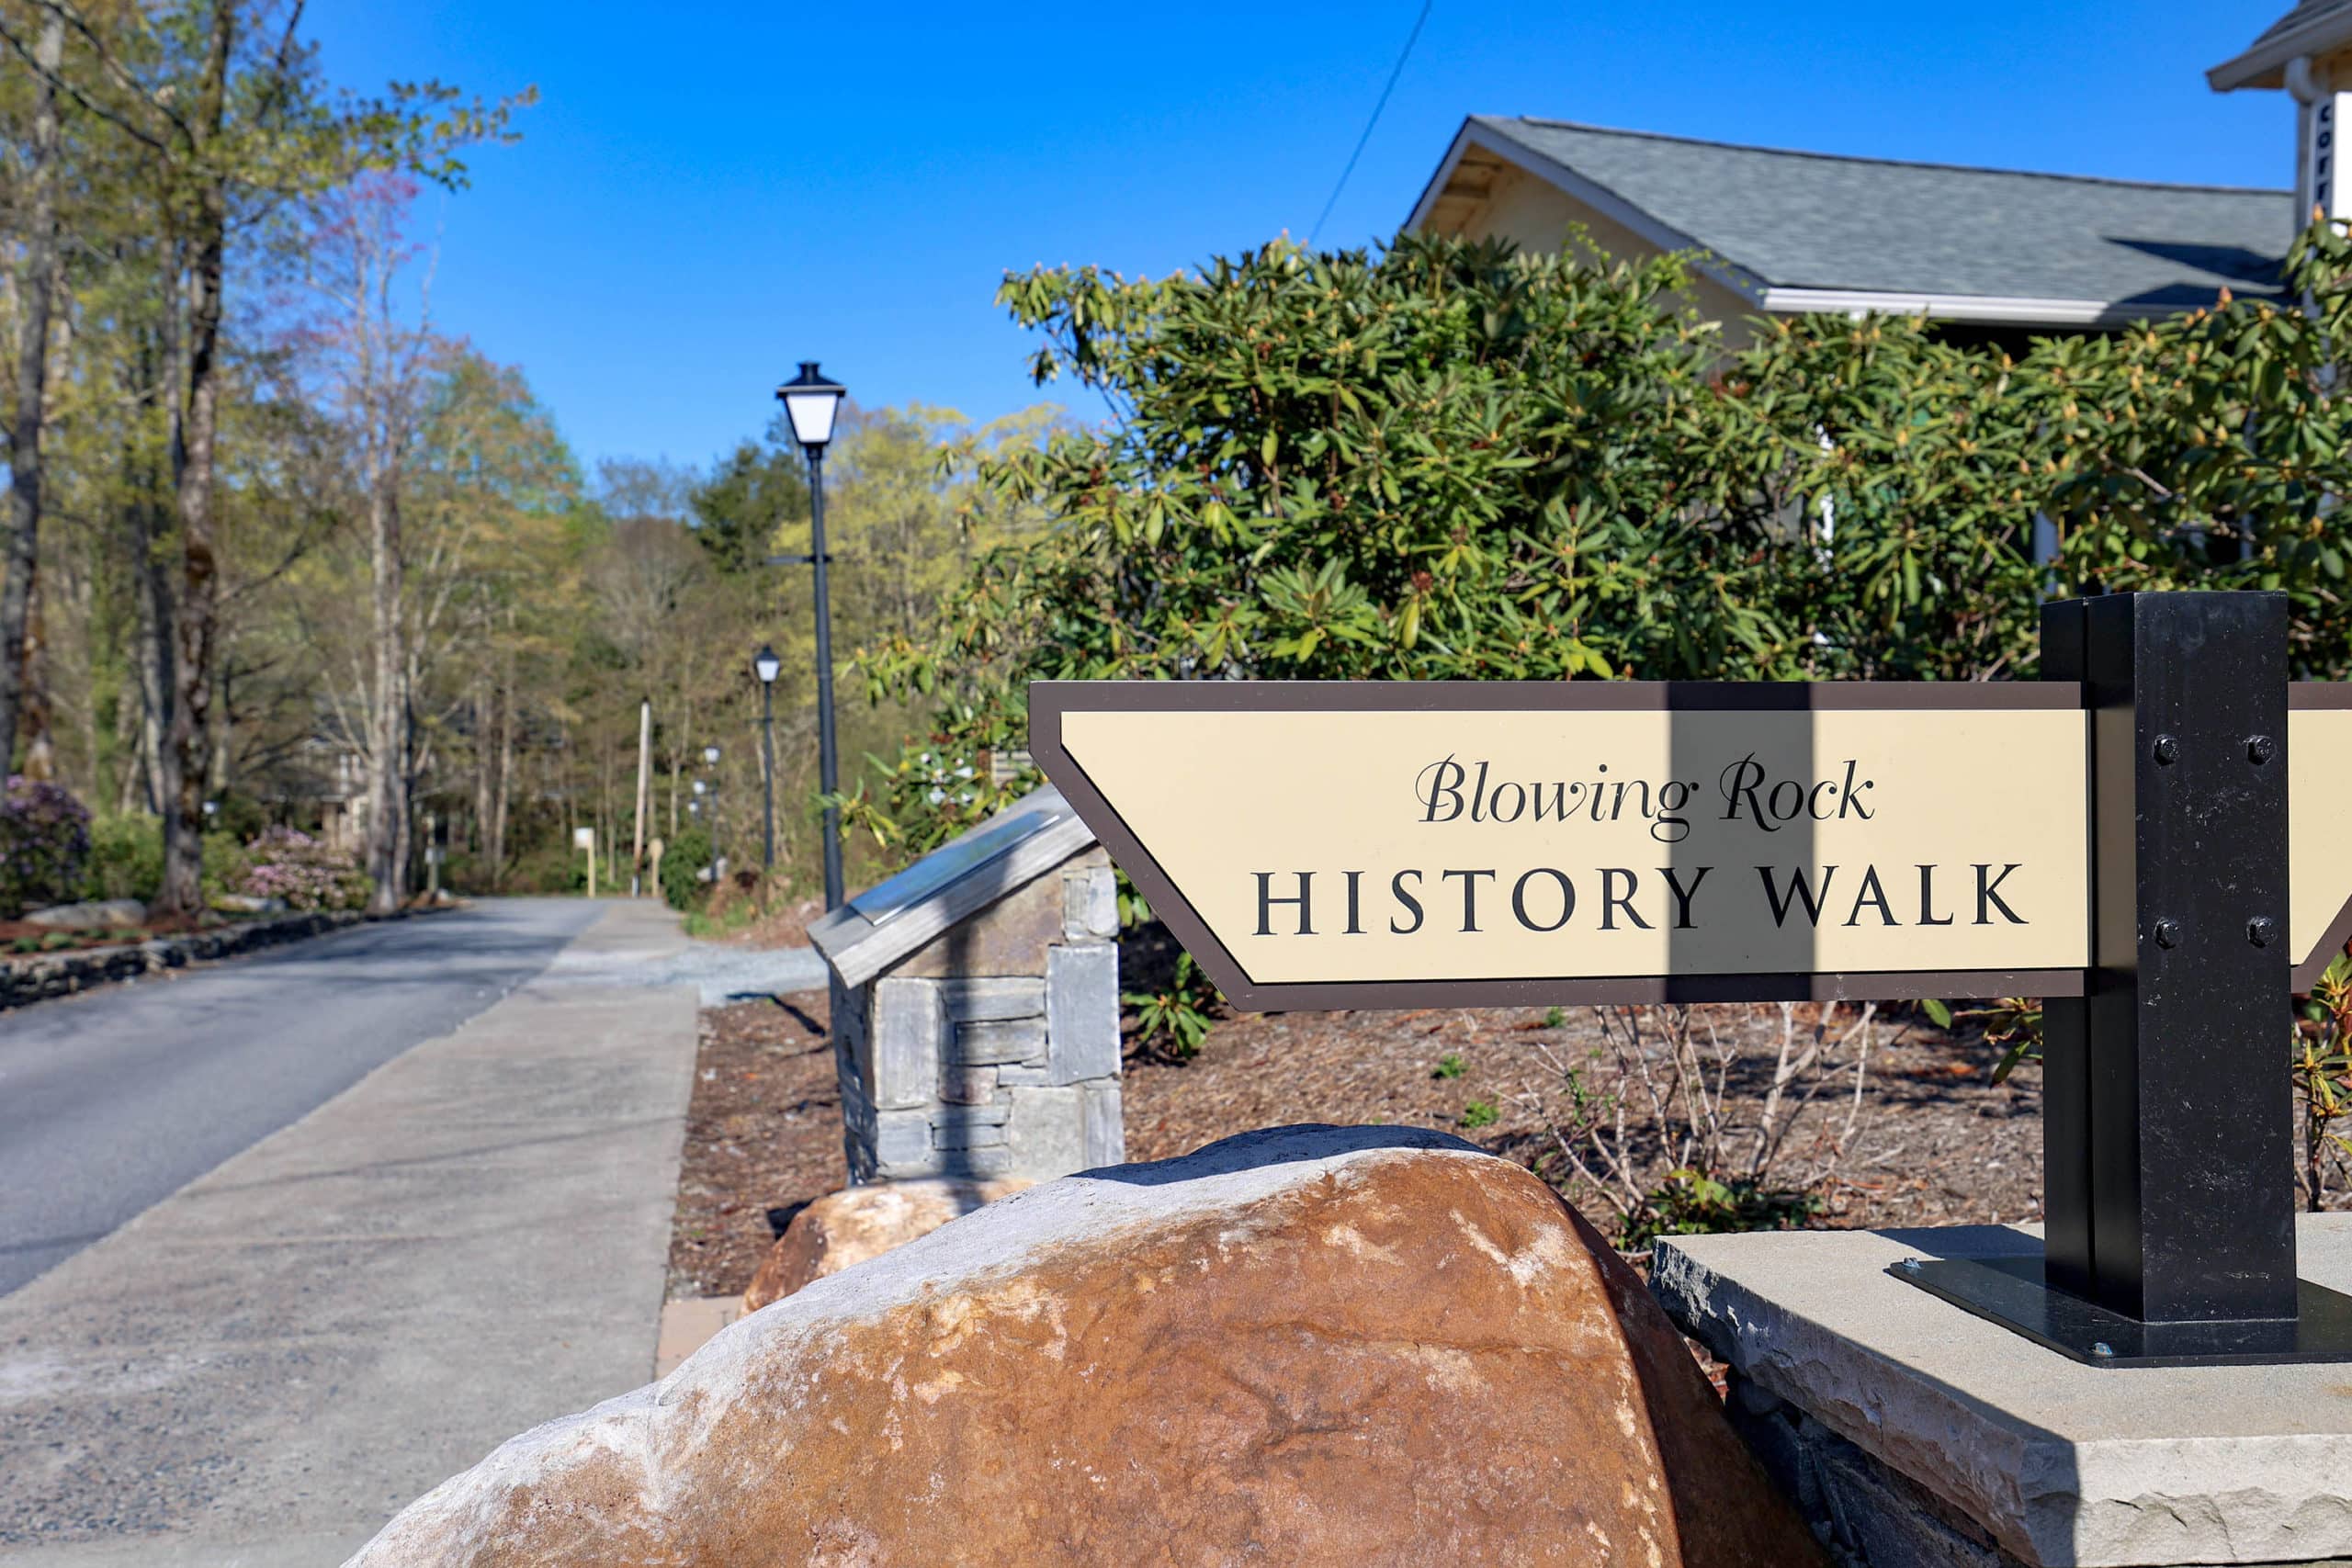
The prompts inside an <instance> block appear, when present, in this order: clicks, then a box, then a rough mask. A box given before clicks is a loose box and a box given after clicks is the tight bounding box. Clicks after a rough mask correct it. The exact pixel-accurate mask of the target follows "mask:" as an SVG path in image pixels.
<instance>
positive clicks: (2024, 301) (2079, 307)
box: [1764, 288, 2171, 327]
mask: <svg viewBox="0 0 2352 1568" xmlns="http://www.w3.org/2000/svg"><path fill="white" fill-rule="evenodd" d="M1764 308H1765V309H1766V310H1771V311H1774V312H1776V313H1778V314H1781V315H1790V316H1793V315H1803V314H1809V313H1812V312H1815V311H1821V312H1828V313H1833V314H1838V315H1848V316H1862V315H1880V316H1931V317H1933V318H1935V319H1936V320H1937V321H1988V322H1994V323H1996V324H2002V325H2008V326H2020V327H2034V326H2041V327H2090V326H2121V325H2124V324H2125V323H2127V322H2130V321H2145V320H2148V319H2149V318H2150V317H2152V316H2161V315H2167V314H2170V313H2171V312H2169V311H2164V310H2149V309H2147V308H2146V307H2144V306H2139V307H2135V306H2131V305H2129V304H2124V305H2118V304H2113V303H2110V302H2109V301H2108V300H2105V299H2036V298H2032V297H2030V296H2014V295H2001V294H1911V293H1903V292H1894V291H1890V290H1884V289H1875V288H1768V289H1766V290H1765V291H1764Z"/></svg>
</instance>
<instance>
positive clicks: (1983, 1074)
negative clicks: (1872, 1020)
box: [670, 991, 2041, 1297]
mask: <svg viewBox="0 0 2352 1568" xmlns="http://www.w3.org/2000/svg"><path fill="white" fill-rule="evenodd" d="M825 1013H826V998H825V995H824V993H823V992H821V991H820V992H811V993H803V994H798V995H795V996H790V997H786V998H780V999H777V1000H773V1001H763V1002H746V1003H741V1004H739V1005H736V1006H733V1007H725V1008H714V1009H709V1010H706V1011H705V1012H704V1013H703V1023H702V1046H701V1054H700V1060H699V1063H698V1066H697V1071H696V1075H695V1089H694V1100H693V1104H692V1107H691V1108H690V1110H689V1111H688V1118H687V1135H686V1145H685V1158H684V1168H683V1170H682V1173H681V1179H680V1183H679V1193H678V1210H677V1217H676V1222H675V1224H674V1225H673V1233H672V1241H671V1251H670V1293H671V1295H672V1296H673V1297H681V1296H695V1295H729V1294H733V1293H735V1292H739V1291H741V1289H742V1288H743V1287H744V1285H745V1284H747V1283H748V1282H749V1281H750V1280H751V1276H752V1270H753V1269H756V1268H757V1267H758V1265H759V1261H760V1259H761V1258H763V1256H764V1255H765V1254H766V1251H767V1249H768V1247H769V1246H770V1244H771V1243H772V1242H773V1241H774V1239H775V1236H776V1235H779V1234H780V1233H781V1232H782V1230H783V1228H784V1225H785V1224H786V1223H787V1222H788V1221H789V1220H790V1219H791V1217H792V1215H793V1214H794V1213H797V1212H798V1210H799V1208H800V1206H801V1205H803V1204H805V1203H807V1202H809V1201H810V1200H812V1199H814V1198H818V1197H820V1196H822V1195H823V1194H824V1193H826V1192H829V1191H831V1190H835V1189H837V1188H839V1187H841V1186H842V1184H843V1179H844V1174H845V1172H844V1168H843V1163H842V1147H841V1109H840V1104H839V1101H838V1097H837V1095H836V1093H835V1090H834V1081H833V1063H832V1052H831V1043H830V1042H829V1040H828V1039H827V1036H826V1028H827V1024H826V1017H825ZM1856 1016H1857V1015H1856V1010H1854V1009H1852V1008H1850V1007H1849V1008H1846V1009H1842V1010H1837V1011H1834V1012H1833V1013H1832V1014H1831V1015H1830V1017H1829V1018H1828V1019H1827V1020H1826V1027H1827V1029H1828V1031H1829V1032H1830V1033H1831V1035H1832V1036H1837V1035H1838V1034H1840V1033H1841V1032H1843V1031H1845V1030H1846V1029H1848V1028H1849V1027H1850V1026H1851V1024H1852V1023H1853V1022H1854V1021H1855V1018H1856ZM1702 1020H1703V1021H1711V1022H1712V1023H1713V1025H1714V1027H1715V1028H1716V1029H1718V1030H1719V1031H1724V1032H1730V1031H1735V1030H1746V1031H1748V1032H1751V1033H1754V1034H1756V1035H1757V1037H1758V1039H1759V1040H1763V1041H1766V1042H1768V1043H1769V1041H1770V1039H1771V1038H1773V1037H1776V1036H1777V1033H1778V1031H1779V1029H1780V1027H1781V1015H1780V1010H1779V1009H1777V1008H1731V1007H1726V1008H1714V1009H1708V1010H1702ZM1797 1021H1798V1023H1799V1025H1800V1027H1801V1028H1804V1029H1807V1030H1809V1029H1810V1028H1812V1027H1814V1026H1815V1024H1817V1023H1820V1022H1823V1021H1821V1020H1820V1019H1819V1018H1818V1016H1817V1013H1816V1010H1813V1009H1811V1008H1809V1007H1808V1008H1806V1009H1804V1010H1801V1011H1800V1014H1799V1017H1798V1020H1797ZM1130 1025H1132V1019H1130ZM1858 1043H1859V1042H1849V1045H1848V1046H1847V1048H1846V1051H1845V1054H1844V1055H1841V1056H1840V1057H1838V1060H1839V1061H1840V1062H1841V1063H1844V1064H1847V1066H1845V1067H1844V1068H1843V1069H1842V1070H1841V1071H1839V1072H1837V1073H1833V1074H1832V1075H1831V1077H1829V1078H1828V1079H1826V1080H1825V1082H1824V1084H1823V1086H1822V1089H1821V1090H1820V1093H1819V1094H1818V1095H1817V1096H1816V1098H1815V1100H1813V1101H1812V1102H1810V1103H1809V1104H1808V1105H1807V1106H1806V1108H1805V1110H1804V1112H1803V1114H1802V1115H1801V1116H1800V1117H1798V1118H1797V1119H1796V1120H1795V1122H1794V1123H1793V1130H1792V1132H1791V1134H1790V1135H1789V1137H1788V1139H1787V1141H1786V1143H1785V1145H1783V1150H1782V1153H1781V1156H1780V1160H1779V1163H1778V1164H1777V1166H1776V1171H1778V1172H1780V1173H1782V1175H1783V1177H1784V1179H1785V1178H1789V1177H1793V1178H1799V1179H1802V1178H1807V1177H1817V1180H1815V1181H1814V1182H1813V1183H1812V1185H1813V1189H1814V1190H1815V1194H1816V1196H1817V1197H1818V1198H1819V1200H1820V1201H1821V1205H1822V1206H1821V1210H1820V1212H1819V1213H1818V1214H1817V1215H1816V1216H1815V1223H1816V1224H1824V1225H1829V1226H1835V1227H1868V1226H1879V1225H1897V1224H1964V1223H1991V1222H2017V1221H2028V1220H2033V1219H2037V1218H2039V1217H2040V1214H2041V1083H2040V1077H2039V1074H2038V1072H2037V1071H2036V1069H2035V1068H2034V1066H2032V1065H2031V1064H2027V1065H2026V1066H2023V1067H2021V1068H2020V1069H2019V1070H2018V1072H2017V1073H2016V1074H2015V1075H2013V1076H2012V1077H2010V1078H2009V1080H2008V1081H2007V1082H2006V1083H2004V1084H2000V1085H1995V1084H1993V1083H1992V1082H1991V1081H1990V1079H1991V1076H1992V1068H1993V1066H1994V1064H1995V1063H1996V1061H1997V1060H1998V1057H1999V1053H1998V1052H1997V1051H1996V1049H1994V1048H1993V1047H1991V1046H1988V1045H1986V1044H1985V1043H1983V1042H1982V1041H1981V1040H1979V1039H1976V1038H1975V1037H1974V1036H1973V1033H1972V1032H1968V1031H1967V1030H1966V1029H1965V1028H1963V1029H1962V1032H1961V1033H1960V1034H1959V1035H1958V1036H1957V1037H1954V1036H1952V1035H1950V1034H1947V1033H1946V1032H1943V1031H1941V1030H1939V1029H1936V1028H1934V1027H1933V1026H1931V1025H1929V1024H1928V1023H1927V1022H1926V1021H1925V1020H1924V1019H1920V1018H1917V1017H1898V1018H1894V1019H1892V1020H1890V1021H1883V1022H1882V1023H1881V1025H1880V1026H1879V1028H1878V1029H1877V1031H1876V1032H1875V1034H1874V1035H1873V1036H1872V1038H1871V1048H1870V1050H1869V1053H1868V1057H1867V1070H1866V1075H1865V1077H1864V1082H1863V1091H1862V1094H1861V1096H1860V1100H1859V1103H1857V1102H1856V1100H1855V1099H1854V1097H1853V1093H1852V1084H1853V1073H1852V1071H1851V1067H1850V1063H1851V1060H1852V1055H1853V1051H1854V1049H1855V1047H1856V1044H1858ZM1602 1044H1603V1040H1602V1034H1601V1027H1600V1020H1599V1015H1597V1014H1596V1013H1594V1012H1593V1011H1591V1010H1569V1011H1567V1012H1566V1013H1564V1014H1562V1015H1561V1016H1560V1018H1559V1020H1558V1021H1557V1022H1556V1023H1555V1022H1549V1021H1547V1016H1546V1014H1545V1013H1544V1011H1543V1010H1489V1011H1469V1010H1451V1009H1449V1010H1434V1011H1423V1012H1405V1013H1374V1012H1338V1013H1289V1014H1277V1015H1272V1016H1261V1017H1243V1018H1233V1019H1228V1020H1226V1021H1221V1022H1219V1023H1218V1024H1217V1026H1216V1030H1215V1031H1214V1032H1212V1033H1211V1034H1210V1036H1209V1038H1208V1042H1207V1043H1206V1045H1205V1046H1204V1048H1203V1050H1202V1052H1201V1054H1200V1055H1198V1056H1196V1057H1194V1058H1193V1059H1192V1060H1191V1061H1189V1062H1182V1063H1179V1062H1171V1061H1168V1060H1164V1059H1161V1058H1159V1057H1158V1056H1156V1055H1152V1054H1150V1053H1146V1052H1139V1051H1137V1050H1136V1049H1135V1047H1134V1043H1133V1041H1132V1039H1131V1040H1130V1051H1129V1056H1128V1061H1127V1077H1126V1088H1125V1112H1126V1124H1127V1155H1128V1157H1129V1158H1130V1159H1136V1160H1147V1159H1160V1158H1165V1157H1168V1156H1173V1155H1179V1154H1182V1153H1185V1152H1187V1151H1189V1150H1191V1149H1194V1148H1197V1147H1199V1146H1200V1145H1203V1144H1207V1143H1213V1142H1215V1141H1216V1139H1218V1138H1221V1137H1225V1136H1227V1135H1228V1134H1233V1133H1238V1132H1243V1131H1246V1130H1248V1129H1250V1128H1252V1127H1261V1126H1268V1125H1274V1124H1279V1123H1283V1122H1400V1123H1411V1124H1414V1125H1417V1126H1428V1127H1442V1128H1444V1129H1446V1130H1448V1131H1451V1132H1454V1133H1457V1134H1460V1135H1462V1136H1464V1137H1465V1138H1468V1139H1470V1140H1471V1141H1473V1142H1475V1143H1476V1144H1479V1145H1482V1146H1484V1147H1486V1148H1488V1149H1491V1150H1493V1151H1495V1152H1496V1153H1498V1154H1501V1155H1504V1156H1509V1157H1511V1158H1514V1159H1518V1160H1521V1162H1523V1163H1526V1164H1530V1165H1538V1166H1539V1168H1543V1169H1544V1171H1545V1173H1546V1175H1547V1176H1550V1177H1551V1178H1552V1179H1555V1182H1556V1183H1559V1184H1562V1185H1563V1186H1564V1188H1566V1190H1569V1194H1570V1197H1571V1199H1572V1201H1576V1202H1577V1205H1578V1207H1579V1208H1581V1209H1583V1210H1584V1212H1585V1213H1587V1214H1588V1215H1589V1217H1590V1218H1591V1219H1592V1220H1593V1221H1594V1223H1595V1224H1599V1225H1600V1227H1601V1229H1602V1230H1603V1232H1604V1233H1605V1234H1613V1232H1614V1230H1615V1229H1616V1224H1617V1216H1616V1215H1615V1214H1614V1213H1612V1212H1611V1209H1610V1207H1609V1205H1608V1204H1607V1203H1606V1202H1603V1201H1599V1200H1598V1199H1597V1198H1596V1197H1595V1196H1594V1195H1593V1194H1592V1193H1590V1192H1589V1190H1588V1191H1579V1190H1576V1188H1575V1187H1574V1184H1573V1182H1572V1181H1571V1180H1570V1179H1568V1178H1567V1177H1566V1175H1564V1172H1565V1171H1566V1165H1565V1162H1564V1161H1562V1160H1561V1159H1560V1157H1559V1154H1558V1146H1557V1144H1556V1142H1555V1136H1554V1130H1555V1126H1557V1125H1558V1124H1559V1121H1560V1119H1561V1118H1562V1117H1563V1116H1565V1115H1566V1111H1567V1107H1568V1091H1567V1089H1566V1085H1565V1083H1564V1081H1563V1079H1562V1077H1561V1074H1560V1071H1559V1067H1560V1066H1563V1065H1566V1066H1577V1067H1578V1068H1579V1070H1580V1071H1582V1072H1584V1073H1586V1074H1587V1075H1588V1088H1590V1087H1593V1086H1594V1085H1600V1086H1601V1087H1603V1088H1605V1086H1606V1081H1607V1079H1608V1077H1609V1074H1608V1069H1607V1060H1606V1058H1607V1053H1606V1052H1605V1051H1602V1049H1601V1048H1602ZM1597 1051H1598V1052H1601V1059H1599V1060H1596V1058H1595V1055H1594V1054H1595V1053H1596V1052H1597ZM1738 1059H1739V1060H1740V1061H1741V1062H1742V1063H1743V1064H1749V1063H1753V1062H1754V1061H1755V1060H1756V1059H1757V1051H1756V1047H1755V1045H1754V1043H1752V1042H1751V1045H1750V1049H1748V1050H1747V1051H1746V1052H1743V1053H1742V1054H1741V1055H1740V1056H1739V1058H1738ZM1765 1060H1766V1062H1767V1065H1768V1067H1769V1061H1770V1057H1769V1056H1767V1057H1766V1058H1765ZM1762 1089H1763V1086H1762V1085H1760V1084H1758V1083H1756V1082H1753V1081H1744V1080H1742V1079H1739V1078H1738V1077H1735V1080H1734V1081H1733V1082H1732V1084H1731V1085H1730V1096H1731V1098H1732V1099H1733V1100H1734V1101H1735V1102H1740V1101H1743V1100H1745V1101H1746V1102H1748V1103H1750V1104H1752V1103H1753V1102H1754V1100H1755V1099H1756V1097H1757V1096H1758V1095H1760V1093H1761V1092H1762ZM1733 1152H1734V1153H1735V1154H1738V1153H1740V1152H1741V1151H1739V1150H1735V1151H1733ZM1547 1156H1548V1157H1547Z"/></svg>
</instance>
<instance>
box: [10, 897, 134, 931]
mask: <svg viewBox="0 0 2352 1568" xmlns="http://www.w3.org/2000/svg"><path fill="white" fill-rule="evenodd" d="M25 923H26V924H27V925H34V926H46V927H48V928H49V929H50V930H51V931H111V930H113V929H115V928H116V927H118V926H143V925H145V924H146V923H147V906H146V905H144V904H142V903H141V902H140V901H139V900H138V899H136V898H101V899H98V900H96V902H93V903H88V904H56V905H52V906H51V907H50V908H46V909H32V910H28V911H27V913H26V915H25Z"/></svg>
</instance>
